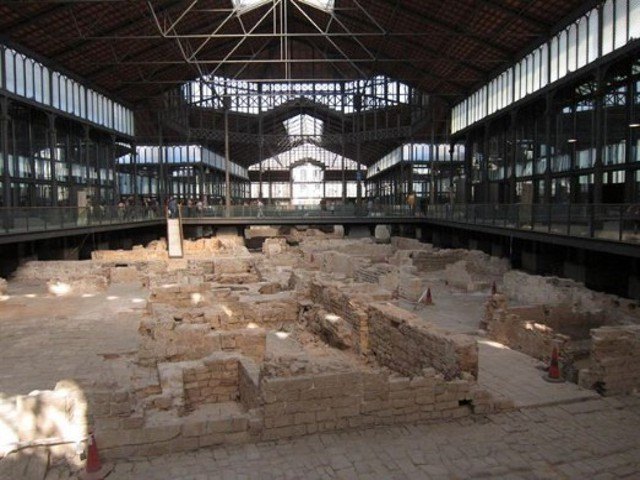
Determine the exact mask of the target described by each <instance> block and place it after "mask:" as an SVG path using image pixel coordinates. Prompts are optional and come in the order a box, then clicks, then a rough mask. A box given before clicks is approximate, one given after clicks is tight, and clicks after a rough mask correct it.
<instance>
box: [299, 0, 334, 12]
mask: <svg viewBox="0 0 640 480" xmlns="http://www.w3.org/2000/svg"><path fill="white" fill-rule="evenodd" d="M300 3H306V4H307V5H311V6H312V7H315V8H319V9H320V10H324V11H325V12H333V8H334V6H335V3H336V2H335V0H300Z"/></svg>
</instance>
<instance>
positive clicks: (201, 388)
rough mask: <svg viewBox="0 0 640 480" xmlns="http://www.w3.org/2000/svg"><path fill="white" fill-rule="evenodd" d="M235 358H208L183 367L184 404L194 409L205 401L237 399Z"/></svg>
mask: <svg viewBox="0 0 640 480" xmlns="http://www.w3.org/2000/svg"><path fill="white" fill-rule="evenodd" d="M238 363H239V362H238V359H237V358H233V357H231V358H223V359H217V358H208V359H206V360H204V361H203V362H202V364H201V365H196V366H193V367H190V368H185V369H184V370H183V372H182V375H183V381H184V395H185V405H186V407H187V409H194V408H196V407H197V406H199V405H203V404H205V403H220V402H230V401H235V400H237V399H238V396H239V393H240V392H239V376H238Z"/></svg>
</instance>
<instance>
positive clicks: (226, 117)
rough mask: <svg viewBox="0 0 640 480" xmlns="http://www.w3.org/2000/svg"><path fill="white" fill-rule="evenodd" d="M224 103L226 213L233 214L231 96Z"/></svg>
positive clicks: (227, 214)
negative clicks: (230, 129) (230, 139)
mask: <svg viewBox="0 0 640 480" xmlns="http://www.w3.org/2000/svg"><path fill="white" fill-rule="evenodd" d="M224 100H225V105H224V183H225V207H226V208H225V215H226V216H227V217H229V216H231V160H230V158H229V107H230V105H229V97H225V99H224Z"/></svg>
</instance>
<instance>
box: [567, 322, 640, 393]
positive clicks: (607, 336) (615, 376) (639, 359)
mask: <svg viewBox="0 0 640 480" xmlns="http://www.w3.org/2000/svg"><path fill="white" fill-rule="evenodd" d="M591 338H592V342H591V358H590V360H591V365H590V366H589V368H587V369H584V370H581V371H580V375H579V384H580V385H581V386H583V387H585V388H596V389H598V390H600V391H602V392H603V393H604V394H606V395H618V394H627V393H631V392H633V391H635V390H637V389H640V325H628V326H618V327H602V328H597V329H595V330H592V332H591Z"/></svg>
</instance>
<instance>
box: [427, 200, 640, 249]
mask: <svg viewBox="0 0 640 480" xmlns="http://www.w3.org/2000/svg"><path fill="white" fill-rule="evenodd" d="M424 214H425V216H426V217H428V218H430V219H434V220H447V221H451V222H458V223H465V224H473V225H483V226H493V227H502V228H510V229H517V230H529V231H532V232H539V233H549V234H555V235H566V236H571V237H583V238H593V239H598V240H610V241H616V242H625V243H639V244H640V204H535V205H532V204H510V205H500V204H476V205H430V206H428V207H427V209H426V211H425V212H424Z"/></svg>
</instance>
